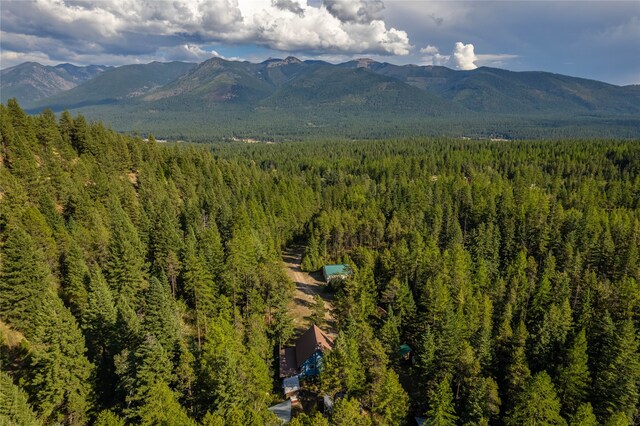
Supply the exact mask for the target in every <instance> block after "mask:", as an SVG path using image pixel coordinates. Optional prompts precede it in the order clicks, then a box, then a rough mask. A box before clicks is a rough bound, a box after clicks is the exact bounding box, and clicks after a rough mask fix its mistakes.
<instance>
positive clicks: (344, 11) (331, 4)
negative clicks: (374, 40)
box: [324, 0, 384, 24]
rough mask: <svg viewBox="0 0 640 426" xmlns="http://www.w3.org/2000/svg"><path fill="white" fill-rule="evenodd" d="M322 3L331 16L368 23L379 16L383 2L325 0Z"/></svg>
mask: <svg viewBox="0 0 640 426" xmlns="http://www.w3.org/2000/svg"><path fill="white" fill-rule="evenodd" d="M324 5H325V7H326V8H327V10H328V11H329V13H331V14H332V15H333V16H335V17H336V18H338V19H339V20H341V21H342V22H359V23H361V24H368V23H370V22H372V21H374V20H377V19H379V18H380V12H381V11H382V10H383V9H384V4H383V3H382V2H381V1H377V0H367V1H358V0H325V1H324Z"/></svg>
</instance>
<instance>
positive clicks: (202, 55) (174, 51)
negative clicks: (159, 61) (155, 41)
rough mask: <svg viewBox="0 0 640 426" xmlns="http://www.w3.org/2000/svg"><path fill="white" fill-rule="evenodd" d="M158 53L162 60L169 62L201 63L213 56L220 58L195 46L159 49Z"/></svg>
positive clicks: (213, 52)
mask: <svg viewBox="0 0 640 426" xmlns="http://www.w3.org/2000/svg"><path fill="white" fill-rule="evenodd" d="M158 52H159V53H160V54H161V55H162V57H163V58H164V59H167V60H171V61H186V62H193V61H196V62H202V61H206V60H207V59H209V58H211V57H213V56H217V57H221V55H220V54H219V53H218V52H216V51H215V50H204V49H202V48H200V46H197V45H195V44H181V45H179V46H171V47H161V48H160V49H158Z"/></svg>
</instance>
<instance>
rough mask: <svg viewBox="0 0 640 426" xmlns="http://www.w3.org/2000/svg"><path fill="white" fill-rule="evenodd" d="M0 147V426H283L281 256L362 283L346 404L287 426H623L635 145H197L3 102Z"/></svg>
mask: <svg viewBox="0 0 640 426" xmlns="http://www.w3.org/2000/svg"><path fill="white" fill-rule="evenodd" d="M0 136H1V143H2V152H1V153H0V155H1V156H2V158H1V161H0V243H1V244H2V245H1V258H0V262H1V265H0V312H1V316H0V362H1V365H2V369H1V370H2V371H1V372H0V383H1V384H2V386H1V388H0V398H2V403H1V404H0V416H2V417H1V418H2V419H3V421H6V422H7V423H9V424H56V423H63V424H72V425H80V424H97V425H118V424H176V425H177V424H203V425H218V424H220V425H222V424H230V425H236V424H237V425H244V424H247V425H248V424H275V421H276V420H275V418H274V416H273V415H272V414H271V413H270V412H269V411H268V410H267V407H268V406H269V405H270V404H272V403H275V402H277V401H278V398H279V395H278V393H279V389H278V383H277V380H276V377H277V362H276V356H277V349H278V347H279V346H280V345H284V344H287V343H288V342H290V341H291V339H292V337H294V336H293V334H294V330H293V326H292V320H291V317H290V316H289V312H288V311H287V305H288V304H289V303H290V301H291V299H292V297H293V296H292V294H293V291H292V283H291V282H289V281H288V279H287V278H286V275H285V274H284V273H283V270H282V267H281V258H280V253H281V250H282V248H283V247H285V246H286V245H287V244H289V243H290V242H291V241H292V240H293V239H294V238H300V239H304V240H305V241H306V247H307V248H306V253H305V256H304V258H303V267H304V268H305V269H307V270H309V271H313V270H317V269H318V268H320V267H321V266H322V265H323V264H325V263H334V262H346V263H349V264H350V265H352V267H353V269H354V276H353V277H352V278H351V279H348V280H346V281H344V282H342V283H340V284H338V285H336V286H335V288H334V289H333V291H335V292H336V296H335V298H334V312H335V314H336V320H337V324H338V329H339V334H338V338H337V340H336V345H335V349H334V350H333V351H332V352H330V353H329V354H327V356H326V359H325V363H324V368H323V371H322V374H321V377H320V379H319V382H318V386H319V388H320V390H321V391H322V392H326V393H328V394H331V395H335V394H336V393H342V394H344V395H345V397H344V398H342V399H340V400H339V401H337V402H336V404H335V405H334V409H333V411H332V414H331V416H330V418H329V419H327V418H325V417H323V416H322V415H320V414H315V415H314V414H311V415H303V416H299V417H297V418H295V419H294V423H297V424H327V423H328V422H331V424H362V425H366V424H405V423H407V422H409V421H411V420H410V417H411V416H414V415H417V416H422V417H425V418H426V419H427V422H428V424H431V425H449V424H451V425H454V424H469V425H471V424H498V425H502V424H504V425H516V424H571V425H574V424H575V425H578V424H580V425H588V424H612V425H623V424H634V422H637V421H638V417H637V416H638V398H639V396H638V385H639V380H640V359H639V355H638V321H639V319H640V287H639V284H638V281H639V280H640V266H639V263H638V262H639V260H638V249H639V247H640V213H639V211H640V146H639V145H638V144H637V143H636V142H626V141H615V140H609V141H582V140H565V141H536V142H507V143H505V142H490V141H483V142H478V141H456V140H451V139H438V138H430V139H424V138H416V139H403V140H385V141H363V142H347V141H316V142H298V143H279V144H251V145H246V144H212V145H208V146H205V147H194V146H191V145H187V144H160V143H158V142H156V141H155V139H154V138H153V137H152V136H150V137H149V138H148V139H147V140H143V139H141V138H140V137H130V136H124V135H121V134H118V133H115V132H113V131H111V130H109V129H108V128H105V127H104V126H103V125H102V124H100V123H93V122H87V120H86V119H84V117H82V116H81V115H78V116H75V117H72V116H71V115H70V114H68V113H62V114H61V115H60V116H59V117H57V116H55V115H54V114H53V113H51V112H50V111H45V112H43V113H42V114H40V115H38V116H29V115H27V114H25V113H24V112H23V111H22V110H21V108H20V106H19V105H18V104H17V103H16V102H15V101H10V102H9V103H8V104H7V105H6V106H4V105H2V106H0ZM401 344H408V345H409V346H410V347H411V348H412V354H411V356H412V361H407V360H405V359H403V358H401V357H400V354H399V346H400V345H401Z"/></svg>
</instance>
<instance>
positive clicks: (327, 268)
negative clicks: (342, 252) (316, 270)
mask: <svg viewBox="0 0 640 426" xmlns="http://www.w3.org/2000/svg"><path fill="white" fill-rule="evenodd" d="M322 270H323V273H324V275H325V276H329V275H349V274H351V272H352V270H351V266H349V265H347V264H345V263H342V264H339V265H324V266H323V267H322Z"/></svg>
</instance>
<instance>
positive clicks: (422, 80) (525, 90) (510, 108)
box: [31, 57, 640, 139]
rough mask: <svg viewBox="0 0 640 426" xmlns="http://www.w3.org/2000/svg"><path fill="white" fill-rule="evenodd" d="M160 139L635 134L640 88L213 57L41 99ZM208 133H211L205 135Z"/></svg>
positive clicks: (115, 73) (127, 69)
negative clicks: (152, 134) (198, 62)
mask: <svg viewBox="0 0 640 426" xmlns="http://www.w3.org/2000/svg"><path fill="white" fill-rule="evenodd" d="M44 107H52V108H53V109H54V110H61V109H65V108H66V109H71V110H74V111H77V112H81V113H83V114H87V116H88V117H91V118H95V119H102V120H105V121H108V122H109V124H110V125H111V126H112V127H113V128H115V129H118V130H122V131H137V132H139V133H146V132H152V133H154V134H156V135H157V136H160V137H167V138H177V139H190V138H198V139H201V138H209V137H221V138H227V137H237V136H245V137H250V138H256V137H257V138H265V139H268V138H282V137H304V138H307V137H319V136H321V135H324V137H327V136H336V135H341V136H346V137H354V138H363V137H364V138H366V137H392V136H394V135H404V136H412V135H424V134H429V135H441V134H446V135H456V136H461V135H465V136H468V135H475V136H478V137H498V138H507V139H508V138H523V137H541V136H544V137H567V136H573V137H578V135H579V136H580V137H591V136H596V135H598V136H601V137H609V136H619V137H637V136H638V134H639V131H638V129H640V119H639V118H638V117H639V116H640V90H638V86H626V87H620V86H614V85H611V84H606V83H602V82H598V81H593V80H586V79H581V78H575V77H569V76H563V75H558V74H552V73H546V72H512V71H505V70H501V69H495V68H486V67H481V68H478V69H475V70H472V71H456V70H452V69H449V68H445V67H439V66H417V65H405V66H399V65H393V64H388V63H379V62H375V61H372V60H369V59H359V60H355V61H350V62H345V63H343V64H337V65H335V64H330V63H327V62H323V61H300V60H299V59H297V58H294V57H288V58H286V59H268V60H266V61H264V62H261V63H250V62H247V61H243V62H240V61H228V60H224V59H222V58H211V59H209V60H207V61H205V62H203V63H201V64H198V65H195V64H184V63H170V64H162V63H152V64H147V65H131V66H124V67H119V68H116V69H113V70H109V71H106V72H104V73H103V74H101V75H99V76H98V77H96V78H94V79H92V80H89V81H87V82H85V83H83V84H82V85H80V86H78V87H76V88H74V89H71V90H69V91H66V92H63V93H59V94H57V95H54V96H52V97H49V98H47V99H44V100H42V101H40V102H39V103H38V108H31V111H33V112H37V111H38V110H41V109H43V108H44ZM214 135H215V136H214Z"/></svg>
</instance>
